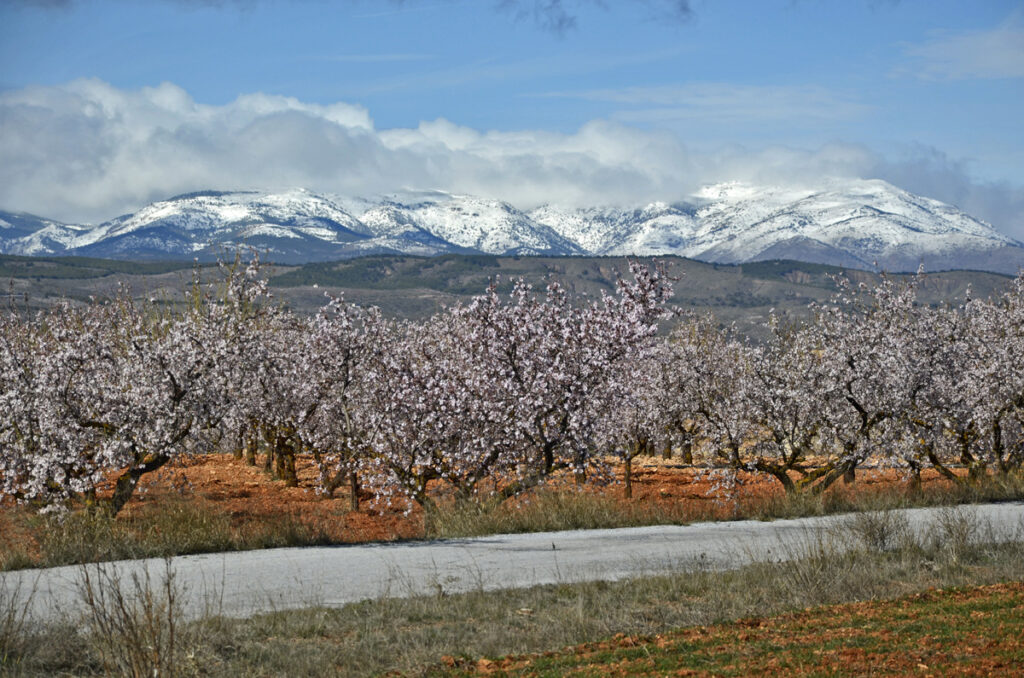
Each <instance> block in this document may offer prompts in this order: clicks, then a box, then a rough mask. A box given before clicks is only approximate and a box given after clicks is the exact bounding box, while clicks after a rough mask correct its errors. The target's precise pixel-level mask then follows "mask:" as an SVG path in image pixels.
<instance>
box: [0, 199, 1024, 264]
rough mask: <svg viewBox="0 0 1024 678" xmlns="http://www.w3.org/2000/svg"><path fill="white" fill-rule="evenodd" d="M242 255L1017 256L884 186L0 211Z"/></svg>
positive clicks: (141, 245) (967, 259)
mask: <svg viewBox="0 0 1024 678" xmlns="http://www.w3.org/2000/svg"><path fill="white" fill-rule="evenodd" d="M240 245H250V246H253V247H255V248H256V249H258V250H259V251H261V252H267V253H268V257H269V258H270V259H271V260H273V261H278V262H282V263H301V262H305V261H322V260H330V259H339V258H344V257H352V256H360V255H365V254H380V253H386V254H411V255H418V256H433V255H438V254H444V253H452V252H478V253H479V252H483V253H487V254H502V255H513V254H523V255H531V254H544V255H553V256H560V255H579V254H598V255H616V256H618V255H630V254H635V255H670V254H671V255H679V256H684V257H691V258H695V259H701V260H705V261H713V262H721V263H740V262H745V261H754V260H761V259H785V258H791V259H799V260H803V261H811V262H817V263H828V264H836V265H841V266H852V267H860V268H873V267H874V266H876V265H877V266H878V267H880V268H884V269H887V270H891V271H903V270H914V269H916V268H917V266H918V265H919V264H921V263H923V264H924V265H925V266H926V268H929V269H932V270H935V269H948V268H968V267H969V268H980V269H985V270H993V271H1001V272H1004V273H1016V272H1017V270H1018V269H1019V268H1020V267H1021V266H1024V246H1022V245H1021V243H1018V242H1016V241H1014V240H1012V239H1011V238H1008V237H1006V236H1004V235H1002V234H1000V233H999V232H997V231H996V230H994V229H993V228H992V227H991V226H990V225H988V224H986V223H984V222H982V221H979V220H977V219H975V218H973V217H971V216H970V215H968V214H965V213H964V212H962V211H961V210H959V209H957V208H955V207H953V206H951V205H947V204H944V203H941V202H939V201H937V200H931V199H929V198H923V197H920V196H916V195H913V194H911V193H908V192H906V191H904V190H902V189H899V188H897V187H895V186H892V185H891V184H888V183H886V182H884V181H877V180H853V181H850V180H843V181H835V180H833V181H823V182H822V184H821V185H820V186H818V187H814V188H793V187H787V188H780V187H770V186H769V187H765V186H752V185H749V184H742V183H735V182H733V183H725V184H717V185H714V186H707V187H705V188H704V189H702V190H701V191H700V192H699V193H698V194H696V195H694V196H692V197H691V199H690V200H689V201H688V202H685V203H684V202H679V203H671V204H669V203H663V202H656V203H651V204H649V205H646V206H642V207H626V208H620V207H590V208H584V209H562V208H559V207H556V206H552V205H548V206H543V207H539V208H536V209H534V210H532V211H530V212H528V213H526V212H523V211H521V210H519V209H517V208H515V207H513V206H512V205H510V204H508V203H506V202H502V201H500V200H492V199H484V198H478V197H473V196H465V195H453V194H448V193H442V192H411V191H410V192H405V193H398V194H393V195H389V196H387V197H363V198H357V197H346V196H334V195H321V194H315V193H311V192H309V191H305V190H302V189H294V190H290V191H284V192H277V193H274V192H258V191H248V192H230V193H225V192H217V191H203V192H199V193H193V194H188V195H182V196H177V197H175V198H171V199H168V200H162V201H159V202H155V203H152V204H151V205H147V206H146V207H143V208H142V209H140V210H139V211H138V212H135V213H134V214H128V215H125V216H121V217H118V218H116V219H112V220H110V221H108V222H105V223H103V224H100V225H99V226H75V225H69V224H60V223H57V222H53V221H49V220H46V219H42V218H39V217H33V216H31V215H20V214H17V213H9V212H0V252H4V253H9V254H40V255H41V254H77V255H89V256H106V257H123V258H189V259H191V258H192V257H193V256H197V257H201V258H207V259H209V258H214V257H216V256H218V255H221V254H222V253H223V251H224V250H225V249H229V250H230V249H233V248H235V247H237V246H240Z"/></svg>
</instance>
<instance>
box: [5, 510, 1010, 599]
mask: <svg viewBox="0 0 1024 678" xmlns="http://www.w3.org/2000/svg"><path fill="white" fill-rule="evenodd" d="M949 510H950V509H905V510H901V511H898V512H896V513H899V514H901V515H903V516H905V517H906V518H907V520H908V521H909V524H910V525H911V527H913V528H914V529H916V530H919V531H920V530H926V529H928V528H929V526H930V525H933V524H934V523H935V521H936V519H937V516H939V515H940V513H941V512H942V511H949ZM956 510H958V511H961V512H963V513H965V514H968V515H972V516H974V517H975V519H976V520H977V522H978V523H979V524H981V525H986V526H991V527H992V528H993V530H994V534H996V535H997V538H999V539H1003V540H1007V541H1008V540H1018V539H1024V503H1022V502H1017V503H1004V504H987V505H974V506H967V507H961V508H960V509H956ZM844 520H848V518H844V517H842V516H839V517H827V518H802V519H797V520H778V521H774V522H757V521H738V522H725V523H697V524H692V525H683V526H674V525H673V526H658V527H640V528H625V529H614V530H581V531H571V532H544V533H538V534H516V535H495V536H489V537H479V538H473V539H451V540H444V541H430V542H406V543H392V544H367V545H359V546H334V547H313V548H285V549H269V550H264V551H246V552H233V553H218V554H206V555H196V556H181V557H177V558H173V559H171V561H170V563H171V567H172V568H173V572H174V573H175V581H176V583H177V584H178V585H179V586H181V587H182V589H183V590H184V592H185V595H184V600H185V609H186V613H187V614H188V615H189V616H195V615H199V614H202V613H203V612H204V611H207V610H209V609H211V606H212V607H213V609H215V610H218V611H220V612H221V613H223V614H226V615H231V616H246V615H249V614H253V613H257V612H263V611H270V610H281V609H288V608H296V607H305V606H310V605H329V606H336V605H343V604H345V603H350V602H354V601H358V600H365V599H368V598H377V597H381V596H394V597H401V596H410V595H415V594H421V593H437V592H441V591H443V592H447V593H454V592H461V591H469V590H475V589H480V588H483V589H498V588H514V587H526V586H532V585H536V584H547V583H559V582H576V581H586V580H598V579H602V580H615V579H622V578H625V577H632V576H639V575H644V574H653V573H659V572H666V571H673V570H674V571H679V570H685V569H687V568H696V567H701V568H708V569H729V568H735V567H739V566H742V565H744V564H747V563H749V562H751V561H752V560H755V559H767V558H770V559H779V560H781V559H786V558H788V557H790V556H791V555H792V554H794V553H798V552H799V550H800V548H801V546H805V545H807V544H809V543H814V541H815V540H816V539H817V538H818V536H819V535H822V534H828V531H829V530H832V529H835V528H836V526H837V525H839V524H841V523H842V522H843V521H844ZM833 541H834V540H833ZM103 567H104V568H105V571H107V572H109V573H113V574H116V575H117V576H119V577H120V578H121V579H122V580H123V581H128V582H130V581H131V577H132V576H133V575H135V576H144V573H145V572H146V571H147V570H148V572H149V573H150V575H151V577H152V578H153V581H155V582H158V581H160V580H161V579H162V577H163V576H164V572H165V568H166V565H165V561H163V560H160V559H152V560H140V561H119V562H115V563H109V564H106V565H104V566H103ZM93 576H94V577H95V576H97V575H96V573H95V572H93ZM0 577H2V581H3V585H4V588H5V589H6V590H7V591H8V592H12V591H14V592H17V595H22V596H24V595H26V594H27V593H28V592H29V591H30V590H33V589H34V594H33V596H32V599H31V606H32V607H31V609H32V613H33V614H34V615H35V616H36V617H37V618H54V617H70V616H72V615H74V614H76V613H77V611H78V610H79V605H80V603H79V602H78V598H79V596H78V594H77V592H76V591H77V583H78V582H79V581H80V580H81V577H82V568H81V567H58V568H52V569H47V570H26V571H20V572H9V573H5V574H2V575H0Z"/></svg>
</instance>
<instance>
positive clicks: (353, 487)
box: [348, 471, 359, 511]
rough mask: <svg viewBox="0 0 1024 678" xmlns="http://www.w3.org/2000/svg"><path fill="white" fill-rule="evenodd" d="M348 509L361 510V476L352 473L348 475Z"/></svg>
mask: <svg viewBox="0 0 1024 678" xmlns="http://www.w3.org/2000/svg"><path fill="white" fill-rule="evenodd" d="M348 492H349V499H348V507H349V509H350V510H352V511H358V510H359V475H358V474H357V473H356V472H355V471H352V472H351V473H349V474H348Z"/></svg>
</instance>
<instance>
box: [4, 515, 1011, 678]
mask: <svg viewBox="0 0 1024 678" xmlns="http://www.w3.org/2000/svg"><path fill="white" fill-rule="evenodd" d="M996 536H997V535H993V534H992V533H991V529H990V528H989V527H988V526H987V525H984V524H981V523H979V522H978V521H977V520H976V519H975V518H973V517H972V515H971V514H970V512H969V511H962V510H959V509H949V510H948V511H946V512H944V513H943V514H941V515H940V517H939V518H938V519H937V520H935V521H934V522H933V523H932V524H931V525H930V526H929V527H928V529H926V530H924V531H923V532H921V533H915V532H913V531H912V530H911V529H910V528H909V527H908V526H907V524H906V522H905V521H904V520H901V519H900V517H899V516H898V515H897V514H892V513H886V512H880V513H872V514H865V515H860V516H854V517H851V518H849V519H846V520H844V521H841V522H840V523H839V524H838V526H837V527H835V528H833V529H831V530H829V531H825V532H821V533H818V534H809V535H808V537H807V539H806V541H805V542H804V543H803V544H802V545H801V546H800V547H798V548H796V549H791V550H790V551H789V552H788V553H787V554H786V556H788V557H790V558H793V560H790V561H787V562H781V563H780V562H767V561H763V562H759V563H756V564H754V565H751V566H749V567H746V568H744V569H741V570H737V571H733V572H710V571H706V570H704V569H703V568H702V567H701V564H700V563H699V562H698V563H690V564H685V565H684V566H682V567H681V568H680V570H679V572H678V574H673V575H668V576H661V577H648V578H640V579H634V580H629V581H621V582H612V583H608V582H592V583H585V584H571V585H570V584H560V585H551V586H540V587H535V588H531V589H525V590H515V591H498V592H484V591H476V592H472V593H467V594H459V595H450V596H449V595H438V596H419V597H412V598H396V597H389V598H382V599H379V600H371V601H366V602H363V603H358V604H353V605H347V606H345V607H342V608H339V609H322V608H315V609H309V610H303V611H293V612H280V613H275V614H267V615H260V616H256V617H253V618H250V619H244V620H236V619H226V618H223V617H219V616H216V615H211V616H207V617H206V618H204V619H201V620H199V621H196V622H189V623H184V622H182V621H181V620H180V618H178V617H177V616H176V613H174V605H173V601H174V595H175V594H174V587H173V585H172V583H170V584H169V583H168V582H167V581H165V580H161V579H158V580H156V581H155V582H146V581H131V582H116V581H113V582H109V581H104V580H103V577H102V576H100V577H99V578H96V577H94V578H93V580H92V581H93V588H94V589H96V587H97V586H98V585H102V587H103V588H104V589H106V590H107V591H108V593H106V594H96V593H94V594H93V597H92V598H91V599H90V598H85V600H86V602H90V601H91V602H90V609H91V610H92V611H91V612H90V615H89V616H90V617H91V618H92V619H93V620H94V621H93V622H91V623H87V624H83V625H79V626H78V627H76V628H75V629H74V630H69V629H68V628H67V627H64V628H61V629H56V630H50V629H46V628H42V627H39V626H32V627H31V628H28V629H25V628H22V629H21V630H20V631H19V632H18V634H17V635H18V636H19V640H17V643H20V645H18V646H19V647H22V648H29V649H22V650H19V651H18V652H17V653H15V654H14V655H10V656H9V657H8V659H5V662H6V664H3V665H0V673H4V672H7V673H11V674H14V675H58V674H62V673H63V674H73V675H101V674H103V673H104V672H112V673H114V674H115V675H133V674H132V673H131V671H132V670H134V669H131V668H130V667H132V666H135V664H132V663H131V661H129V660H128V659H120V660H115V659H113V658H112V657H113V656H114V655H113V653H114V652H115V650H116V651H119V652H121V653H122V656H123V657H129V656H140V657H153V656H154V652H155V650H154V649H152V648H157V647H159V648H162V649H160V650H159V652H157V654H158V655H159V656H160V657H173V658H175V659H176V661H175V666H174V669H173V671H176V672H178V674H180V675H207V676H236V675H252V676H264V675H266V676H270V675H287V676H319V675H351V676H367V675H377V674H380V673H381V672H386V671H399V672H401V673H402V674H404V675H423V674H426V673H430V672H434V671H441V670H444V669H445V666H446V665H445V664H443V663H442V662H441V658H442V657H443V656H449V657H469V658H477V657H481V656H489V657H496V656H501V655H506V654H510V653H511V654H523V653H530V652H544V651H549V650H558V649H561V648H564V647H566V646H570V645H576V644H579V643H583V642H590V641H596V640H599V639H602V638H609V637H612V636H614V635H615V634H619V633H622V634H627V635H650V634H656V633H662V632H666V631H668V630H671V629H676V628H679V627H686V626H693V625H706V624H712V623H718V622H724V621H728V620H732V619H738V618H741V617H749V616H752V615H756V616H768V615H773V614H777V613H780V612H784V611H787V610H799V609H804V608H806V607H810V606H818V605H827V604H835V603H844V602H849V601H856V600H873V599H885V598H892V597H896V596H901V595H905V594H908V593H914V592H918V591H922V590H925V589H929V588H945V587H950V586H973V585H980V584H989V583H994V582H999V581H1005V580H1024V543H1021V542H1020V541H1017V542H1011V543H996V541H995V537H996ZM1017 538H1018V540H1019V539H1020V538H1021V535H1017ZM166 574H170V573H166ZM83 591H85V592H87V589H83ZM110 591H114V593H110ZM117 591H120V592H121V593H117ZM83 595H85V593H83ZM122 598H124V599H126V600H130V601H142V602H141V603H138V602H135V603H124V604H122V603H121V602H120V601H121V599H122ZM133 605H134V606H133ZM122 609H124V610H127V612H122V611H121V610H122ZM97 619H100V620H108V621H105V622H103V623H102V624H101V623H98V622H96V621H95V620H97ZM125 620H128V621H125ZM86 621H88V619H87V620H86ZM122 627H123V628H125V629H128V630H127V631H116V629H118V628H122ZM109 628H114V629H115V632H113V633H112V632H110V631H109V630H104V629H109ZM132 629H135V630H132ZM172 630H173V634H174V642H173V648H172V647H170V643H169V640H168V638H169V634H170V633H171V632H172ZM58 633H59V634H62V635H61V636H60V643H61V644H62V646H65V647H74V648H77V651H76V653H75V654H74V655H71V654H69V653H67V652H56V653H55V652H53V651H50V650H46V649H45V647H46V646H47V645H49V644H53V643H55V642H56V639H57V636H56V634H58ZM98 633H103V634H106V635H107V636H108V637H111V638H115V639H117V640H116V643H115V644H116V648H111V647H110V646H109V644H107V645H105V644H104V643H106V642H107V641H104V640H102V639H97V637H96V634H98ZM41 638H42V639H46V638H49V639H50V640H49V642H46V641H45V640H44V641H40V640H39V639H41ZM33 639H35V640H33ZM126 645H128V646H134V648H131V647H125V646H126ZM31 648H35V649H34V650H33V649H31ZM40 648H44V649H40ZM118 662H121V663H118ZM138 665H140V666H145V667H148V668H147V669H146V670H151V669H152V668H153V667H154V666H157V662H156V659H152V660H151V661H150V662H149V663H148V664H144V663H143V662H141V660H140V662H139V664H138ZM124 666H128V667H129V669H128V670H125V669H123V668H120V667H124ZM167 670H169V669H167ZM148 675H153V674H152V673H150V674H148ZM159 675H168V674H167V673H166V672H164V673H160V674H159Z"/></svg>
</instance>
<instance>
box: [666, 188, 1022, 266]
mask: <svg viewBox="0 0 1024 678" xmlns="http://www.w3.org/2000/svg"><path fill="white" fill-rule="evenodd" d="M699 197H701V198H704V199H706V200H708V203H706V204H705V205H703V206H702V207H701V208H700V209H699V210H698V211H697V215H696V216H697V221H698V223H699V227H698V229H697V230H696V232H695V233H694V241H693V244H692V245H691V246H690V247H688V248H687V252H686V254H685V256H694V257H697V258H700V259H704V260H707V261H716V262H723V263H737V262H742V261H752V260H757V259H763V258H767V257H769V256H770V257H771V258H780V256H779V255H784V254H785V248H780V244H781V243H785V242H787V241H789V242H794V243H804V244H806V243H808V242H811V243H815V244H817V245H821V246H824V248H826V249H835V250H839V251H842V252H845V253H846V254H848V255H850V256H852V257H855V258H856V259H858V260H859V261H861V262H862V263H863V265H865V266H868V267H870V266H872V265H873V264H874V263H875V262H877V263H878V264H879V265H880V266H882V267H884V268H891V269H894V270H905V269H908V268H909V269H913V268H915V267H916V266H917V264H918V263H919V262H920V261H921V260H922V259H928V258H932V259H943V258H953V259H955V257H956V256H958V255H959V254H964V253H967V252H975V251H979V250H986V249H994V248H1002V247H1007V246H1016V245H1019V243H1015V242H1014V241H1013V240H1012V239H1011V238H1008V237H1006V236H1004V235H1002V234H1000V233H998V232H997V231H996V230H995V229H993V228H992V227H991V226H989V225H988V224H986V223H984V222H981V221H979V220H977V219H974V218H973V217H971V216H969V215H967V214H965V213H963V212H961V211H960V210H957V209H956V208H954V207H951V206H949V205H946V204H944V203H941V202H939V201H937V200H930V199H928V198H922V197H919V196H915V195H912V194H911V193H908V192H906V191H903V190H901V189H899V188H897V187H895V186H893V185H891V184H888V183H886V182H884V181H878V180H874V181H866V180H860V181H846V182H843V183H841V184H832V185H830V186H826V187H825V188H824V189H819V190H810V189H808V190H793V189H777V188H766V189H759V190H758V189H752V188H751V187H746V186H738V185H735V184H733V185H727V186H721V187H709V188H708V189H705V191H703V192H702V195H700V196H699ZM780 250H781V251H780ZM823 263H832V262H823Z"/></svg>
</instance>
